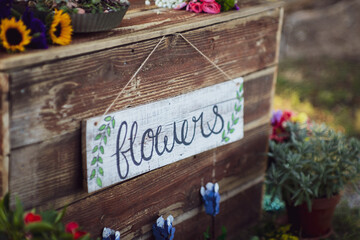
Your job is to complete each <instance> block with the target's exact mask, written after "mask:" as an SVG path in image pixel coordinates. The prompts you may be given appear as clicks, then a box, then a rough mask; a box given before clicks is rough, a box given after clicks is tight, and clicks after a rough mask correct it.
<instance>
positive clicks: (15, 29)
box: [0, 17, 31, 52]
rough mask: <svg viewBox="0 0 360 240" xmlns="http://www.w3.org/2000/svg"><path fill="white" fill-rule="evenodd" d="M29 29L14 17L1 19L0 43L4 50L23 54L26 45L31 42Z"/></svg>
mask: <svg viewBox="0 0 360 240" xmlns="http://www.w3.org/2000/svg"><path fill="white" fill-rule="evenodd" d="M30 32H31V31H30V29H27V28H26V26H25V24H24V22H23V21H21V20H18V21H16V19H15V17H12V18H11V19H7V18H5V19H2V20H1V24H0V41H1V42H2V45H3V46H4V48H6V49H7V50H9V51H13V52H15V51H16V50H19V51H20V52H23V51H24V50H25V47H24V46H26V45H28V44H29V43H30V41H31V36H30Z"/></svg>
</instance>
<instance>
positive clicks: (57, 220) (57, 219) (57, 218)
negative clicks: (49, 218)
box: [55, 207, 66, 224]
mask: <svg viewBox="0 0 360 240" xmlns="http://www.w3.org/2000/svg"><path fill="white" fill-rule="evenodd" d="M65 213H66V207H64V208H63V209H62V210H61V212H59V213H58V215H57V216H56V219H55V224H56V223H59V222H60V221H61V220H62V219H63V217H64V215H65Z"/></svg>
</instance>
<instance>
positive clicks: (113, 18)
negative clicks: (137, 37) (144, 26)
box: [70, 6, 129, 33]
mask: <svg viewBox="0 0 360 240" xmlns="http://www.w3.org/2000/svg"><path fill="white" fill-rule="evenodd" d="M128 8H129V6H125V7H124V8H123V9H120V10H119V11H114V12H108V13H85V14H76V13H72V14H70V17H71V24H72V26H73V29H74V32H75V33H89V32H102V31H107V30H110V29H113V28H116V27H118V26H119V25H120V23H121V21H122V19H123V17H124V16H125V13H126V11H127V10H128Z"/></svg>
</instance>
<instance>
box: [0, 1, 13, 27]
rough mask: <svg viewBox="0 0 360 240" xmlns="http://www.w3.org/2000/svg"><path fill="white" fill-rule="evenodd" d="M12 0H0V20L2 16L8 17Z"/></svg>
mask: <svg viewBox="0 0 360 240" xmlns="http://www.w3.org/2000/svg"><path fill="white" fill-rule="evenodd" d="M11 7H12V0H0V22H1V19H3V18H8V17H10V14H11Z"/></svg>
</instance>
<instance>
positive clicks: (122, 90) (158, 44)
mask: <svg viewBox="0 0 360 240" xmlns="http://www.w3.org/2000/svg"><path fill="white" fill-rule="evenodd" d="M164 39H165V36H163V37H162V38H161V39H160V41H159V42H158V43H157V44H156V46H155V47H154V49H153V50H152V51H151V52H150V54H149V55H148V56H147V58H146V59H145V60H144V61H143V63H142V64H141V65H140V67H139V68H138V69H137V70H136V72H135V73H134V74H133V75H132V77H131V78H130V80H129V81H128V82H127V83H126V85H125V86H124V87H123V88H122V89H121V91H120V92H119V93H118V95H117V96H116V98H115V99H114V101H113V102H112V103H111V104H110V105H109V107H108V108H107V109H106V111H105V112H104V114H103V116H105V115H106V114H107V113H108V112H109V111H110V109H111V108H112V106H113V105H114V104H115V102H116V101H117V100H118V99H119V97H120V96H121V94H122V93H123V92H124V91H125V88H126V87H127V86H128V85H129V84H130V83H131V82H132V80H133V79H134V78H135V77H136V75H137V74H138V73H139V72H140V70H141V69H142V68H143V67H144V65H145V64H146V62H147V61H148V60H149V58H150V57H151V55H152V54H153V53H154V52H155V51H156V49H157V48H158V47H159V46H160V44H161V43H162V41H163V40H164Z"/></svg>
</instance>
